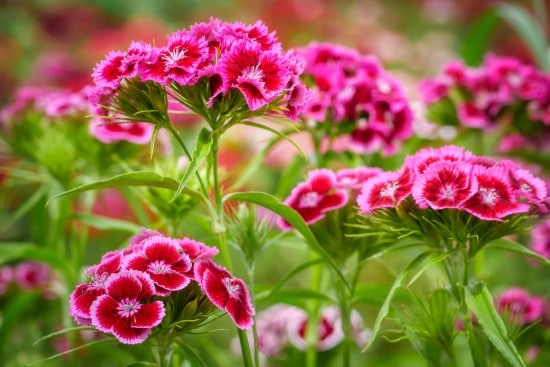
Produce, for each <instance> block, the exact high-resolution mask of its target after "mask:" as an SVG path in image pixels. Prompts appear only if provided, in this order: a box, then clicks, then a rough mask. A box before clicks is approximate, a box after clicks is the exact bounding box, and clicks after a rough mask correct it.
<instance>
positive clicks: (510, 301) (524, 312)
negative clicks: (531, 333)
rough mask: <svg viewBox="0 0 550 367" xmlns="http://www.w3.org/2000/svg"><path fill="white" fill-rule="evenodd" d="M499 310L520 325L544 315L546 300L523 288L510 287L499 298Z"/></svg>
mask: <svg viewBox="0 0 550 367" xmlns="http://www.w3.org/2000/svg"><path fill="white" fill-rule="evenodd" d="M497 308H498V311H499V312H500V313H504V314H507V315H508V317H510V319H511V320H512V321H514V322H517V323H519V324H520V325H525V324H528V323H532V322H535V321H537V320H539V319H541V318H542V317H543V316H544V311H545V301H544V299H543V298H541V297H533V296H531V295H530V294H529V293H528V292H527V291H526V290H524V289H521V288H510V289H508V290H506V291H505V292H503V293H502V294H501V295H500V297H499V298H498V306H497Z"/></svg>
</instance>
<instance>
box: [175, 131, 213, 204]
mask: <svg viewBox="0 0 550 367" xmlns="http://www.w3.org/2000/svg"><path fill="white" fill-rule="evenodd" d="M211 148H212V134H211V133H210V131H209V130H208V129H206V128H203V129H202V130H201V132H200V133H199V136H198V137H197V140H196V142H195V150H194V151H193V154H192V157H191V161H190V162H189V164H188V165H187V168H186V169H185V173H184V174H183V177H182V178H181V180H180V183H179V186H178V188H177V190H176V193H175V194H174V196H173V197H172V199H171V200H170V202H173V201H174V200H176V198H177V197H178V196H179V195H180V194H181V193H182V191H183V189H184V188H185V185H186V184H187V181H189V179H190V178H191V176H193V175H194V174H195V173H196V172H197V170H198V169H199V167H200V166H201V164H202V163H203V162H204V161H205V159H206V158H207V156H208V154H209V153H210V149H211Z"/></svg>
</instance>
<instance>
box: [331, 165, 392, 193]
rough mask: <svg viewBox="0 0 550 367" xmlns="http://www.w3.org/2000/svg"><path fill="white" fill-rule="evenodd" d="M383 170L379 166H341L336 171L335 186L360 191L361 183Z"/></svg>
mask: <svg viewBox="0 0 550 367" xmlns="http://www.w3.org/2000/svg"><path fill="white" fill-rule="evenodd" d="M382 172H383V171H382V170H381V169H380V168H371V167H357V168H342V169H340V170H338V171H336V181H337V187H339V188H342V189H348V190H353V191H361V188H362V187H363V184H364V183H365V182H366V181H367V180H369V179H371V178H372V177H375V176H378V175H379V174H381V173H382Z"/></svg>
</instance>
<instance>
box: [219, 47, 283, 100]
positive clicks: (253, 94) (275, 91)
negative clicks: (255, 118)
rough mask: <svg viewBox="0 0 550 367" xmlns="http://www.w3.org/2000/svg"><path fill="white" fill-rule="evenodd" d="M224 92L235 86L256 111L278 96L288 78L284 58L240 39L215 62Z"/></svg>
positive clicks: (279, 54)
mask: <svg viewBox="0 0 550 367" xmlns="http://www.w3.org/2000/svg"><path fill="white" fill-rule="evenodd" d="M217 70H218V72H219V74H220V75H221V77H222V81H223V85H224V88H223V89H224V92H225V93H228V92H229V90H230V89H232V88H237V89H238V90H239V91H240V92H241V93H242V94H243V96H244V98H245V100H246V103H247V104H248V107H249V108H250V110H252V111H255V110H257V109H259V108H262V107H263V106H265V105H267V104H268V103H270V102H272V101H273V100H274V99H275V97H277V96H279V95H280V94H281V93H282V92H283V91H284V90H285V88H286V85H287V83H288V81H289V79H290V72H289V66H288V64H287V60H286V58H285V57H284V56H283V55H282V54H281V53H280V52H276V51H263V50H262V49H261V48H260V46H259V45H258V44H256V43H251V42H240V43H237V44H235V45H234V46H233V48H232V49H231V50H229V51H227V52H226V53H224V54H223V55H222V57H221V58H220V60H219V61H218V64H217Z"/></svg>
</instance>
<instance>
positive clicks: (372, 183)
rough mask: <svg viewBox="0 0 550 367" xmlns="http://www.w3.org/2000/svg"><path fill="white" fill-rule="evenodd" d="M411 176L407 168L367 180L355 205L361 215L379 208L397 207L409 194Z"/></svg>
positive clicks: (410, 171)
mask: <svg viewBox="0 0 550 367" xmlns="http://www.w3.org/2000/svg"><path fill="white" fill-rule="evenodd" d="M412 184H413V174H412V170H411V168H409V167H405V168H404V169H402V170H401V171H399V172H383V173H381V174H379V175H378V176H375V177H374V178H371V179H370V180H367V181H366V183H365V185H364V186H363V189H362V191H361V194H360V195H359V196H358V197H357V204H358V205H359V209H360V212H361V213H364V214H366V213H371V212H373V211H374V210H376V209H380V208H392V207H396V206H398V205H399V204H400V203H401V201H403V200H404V199H405V198H406V197H407V196H409V195H410V194H411V190H412Z"/></svg>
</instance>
